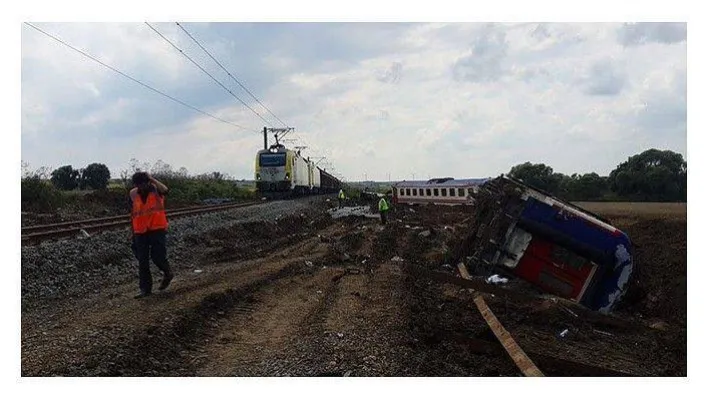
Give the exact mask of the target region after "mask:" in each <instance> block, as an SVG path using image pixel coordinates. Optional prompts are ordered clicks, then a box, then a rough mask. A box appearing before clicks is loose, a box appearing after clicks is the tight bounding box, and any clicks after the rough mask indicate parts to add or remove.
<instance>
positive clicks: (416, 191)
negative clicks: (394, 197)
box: [413, 188, 418, 196]
mask: <svg viewBox="0 0 708 399" xmlns="http://www.w3.org/2000/svg"><path fill="white" fill-rule="evenodd" d="M413 195H416V196H417V195H418V189H417V188H414V189H413Z"/></svg>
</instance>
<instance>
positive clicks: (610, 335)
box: [593, 329, 615, 337]
mask: <svg viewBox="0 0 708 399" xmlns="http://www.w3.org/2000/svg"><path fill="white" fill-rule="evenodd" d="M593 331H595V332H596V333H598V334H602V335H607V336H608V337H614V336H615V335H614V334H610V333H608V332H606V331H600V330H595V329H593Z"/></svg>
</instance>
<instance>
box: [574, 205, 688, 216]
mask: <svg viewBox="0 0 708 399" xmlns="http://www.w3.org/2000/svg"><path fill="white" fill-rule="evenodd" d="M575 205H577V206H579V207H581V208H583V209H587V210H588V211H590V212H595V213H598V214H600V215H603V216H630V215H631V216H638V217H651V218H657V217H658V218H661V219H665V218H669V219H685V218H686V215H687V209H686V203H685V202H683V203H662V202H576V203H575Z"/></svg>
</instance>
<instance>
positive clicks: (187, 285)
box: [22, 202, 686, 376]
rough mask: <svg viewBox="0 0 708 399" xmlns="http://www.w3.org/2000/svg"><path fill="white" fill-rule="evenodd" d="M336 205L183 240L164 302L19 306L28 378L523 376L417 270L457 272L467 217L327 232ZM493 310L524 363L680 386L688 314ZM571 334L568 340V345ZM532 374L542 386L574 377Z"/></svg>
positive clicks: (457, 301)
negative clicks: (615, 320)
mask: <svg viewBox="0 0 708 399" xmlns="http://www.w3.org/2000/svg"><path fill="white" fill-rule="evenodd" d="M327 206H328V203H325V202H317V203H314V204H312V205H311V206H310V207H309V208H308V209H307V210H304V211H301V210H298V212H295V213H294V214H290V215H286V216H283V217H281V218H278V220H277V221H274V220H272V219H271V220H269V221H253V222H249V223H242V224H235V225H231V226H229V227H225V228H222V229H215V230H211V231H209V232H205V233H202V234H200V235H199V236H198V237H192V238H188V239H185V242H187V243H190V244H189V245H193V246H194V247H195V248H196V247H197V246H201V247H204V248H201V249H200V250H199V251H198V253H199V254H200V256H199V258H198V259H197V260H196V261H195V262H196V266H194V265H191V264H190V267H188V268H187V267H185V268H178V274H177V278H176V279H175V280H174V283H173V285H172V286H171V287H170V288H169V289H168V290H167V291H166V292H163V293H158V294H156V295H153V296H152V297H149V298H147V299H145V300H134V299H132V294H134V293H135V289H136V287H135V285H136V282H135V281H133V280H132V278H131V279H125V280H124V282H122V283H120V284H106V285H104V286H101V287H100V289H98V290H92V292H94V293H93V294H91V295H85V296H83V297H81V298H75V297H66V298H59V299H53V300H52V303H51V304H44V306H32V307H27V308H25V307H23V314H22V375H23V376H49V375H63V376H114V375H122V376H433V375H436V376H437V375H440V376H444V375H456V376H497V375H507V376H509V375H511V376H513V375H520V373H519V371H518V370H517V369H516V367H515V366H514V364H513V362H512V361H511V360H510V359H509V358H508V357H507V356H506V355H505V354H504V353H503V352H499V351H497V350H491V351H480V350H479V348H475V347H474V346H473V345H470V341H469V339H470V338H485V337H486V338H488V337H489V334H490V332H489V330H488V328H487V327H486V324H485V323H484V321H483V319H482V317H481V316H480V315H479V313H478V312H477V311H476V310H475V307H474V305H473V304H472V295H471V294H470V293H469V292H468V291H467V290H464V289H460V287H457V286H452V285H448V284H439V283H433V282H431V281H429V280H427V279H421V278H418V277H414V275H412V274H410V273H409V272H408V267H410V266H411V265H412V264H413V265H415V266H416V267H424V268H435V269H439V270H448V269H449V267H448V266H442V267H441V265H444V264H445V263H449V262H454V261H455V259H453V257H452V256H453V255H451V254H452V253H454V251H453V249H454V247H455V245H456V243H457V242H458V241H459V237H460V232H461V231H464V226H465V219H464V215H465V210H464V209H463V208H459V209H451V208H444V209H422V208H421V209H416V210H414V211H410V210H404V209H399V210H397V211H396V213H394V214H393V215H392V217H391V223H390V224H388V225H387V226H385V228H384V227H383V226H380V225H379V224H378V221H377V220H376V219H367V218H359V217H348V218H344V219H332V218H330V217H329V216H328V215H327V213H326V212H325V210H326V209H327ZM195 250H196V249H195ZM396 256H397V257H400V258H402V259H403V261H399V260H398V259H395V260H392V259H394V257H396ZM197 270H198V271H199V272H196V271H197ZM684 270H685V263H684ZM684 275H685V273H684ZM95 291H97V292H95ZM646 297H647V296H646V295H645V296H644V297H642V299H641V300H638V301H639V302H641V301H644V302H646V301H648V300H647V299H646ZM488 299H489V301H490V302H489V303H490V306H491V307H492V308H493V310H494V311H495V312H496V313H497V314H498V316H499V318H500V320H501V321H502V322H503V323H504V324H505V325H506V326H507V328H508V329H509V330H510V332H511V333H512V334H515V335H516V336H517V338H518V341H519V343H520V345H521V346H522V347H524V348H525V349H527V350H529V351H530V352H541V353H546V354H548V348H549V347H550V348H553V349H552V352H553V353H552V354H554V355H555V356H561V357H564V358H565V359H568V360H571V361H584V362H586V363H593V362H594V364H599V365H600V366H603V367H606V368H610V369H613V370H617V371H618V372H625V373H630V374H638V375H685V373H686V365H685V312H684V318H683V319H680V318H679V319H672V320H669V321H668V325H669V327H668V331H664V330H656V329H641V330H640V331H639V332H637V331H624V330H617V331H600V332H594V331H595V330H596V328H595V327H597V326H593V325H592V324H589V323H587V322H581V321H578V320H574V319H573V317H572V316H569V315H567V314H565V313H563V312H562V311H560V310H559V309H558V308H557V307H554V306H553V305H548V304H545V305H544V304H542V303H541V304H538V303H536V304H514V303H507V302H504V301H501V300H499V299H495V298H492V297H488ZM639 302H638V303H639ZM646 303H648V302H646ZM637 306H639V305H637ZM667 306H670V305H667ZM639 308H641V309H642V311H646V312H648V313H649V315H648V316H656V315H660V314H663V313H661V312H658V313H657V312H655V313H656V314H654V313H651V312H652V311H653V310H652V309H653V308H647V307H646V306H644V307H641V306H640V307H639ZM639 308H636V309H632V312H636V311H637V309H639ZM628 312H629V311H628ZM627 317H628V318H631V317H634V316H633V315H632V314H630V313H627ZM645 317H647V316H645ZM681 320H684V322H683V325H682V324H681V323H682V321H681ZM566 327H569V328H571V329H573V333H572V334H571V335H570V336H569V337H568V338H567V339H563V340H559V339H558V338H557V337H556V333H557V332H558V331H559V329H560V328H566ZM606 334H611V335H609V336H608V335H606ZM682 334H683V335H682ZM681 336H683V346H682V345H681V343H680V342H678V343H676V342H675V339H676V337H679V338H680V337H681ZM492 342H493V339H492ZM682 347H683V350H682V349H681V348H682ZM598 351H599V352H598ZM677 351H678V352H677ZM668 352H671V353H668ZM538 361H539V366H540V367H541V368H542V369H544V368H545V370H544V372H546V374H547V375H577V374H578V373H579V372H578V371H573V370H564V369H562V368H560V367H557V366H553V364H555V363H553V362H551V363H549V362H544V361H543V359H542V358H541V359H538ZM580 374H582V373H580Z"/></svg>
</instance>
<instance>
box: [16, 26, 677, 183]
mask: <svg viewBox="0 0 708 399" xmlns="http://www.w3.org/2000/svg"><path fill="white" fill-rule="evenodd" d="M66 26H67V25H59V26H57V27H56V30H57V31H59V30H61V31H63V32H71V31H74V29H75V28H66ZM68 26H71V25H68ZM98 26H99V27H101V25H98ZM138 28H139V27H138V26H132V27H122V26H118V27H117V28H111V29H114V30H113V31H111V32H115V35H117V32H124V33H125V34H126V36H125V37H121V38H117V37H114V36H112V34H106V36H102V37H101V38H100V39H99V38H98V34H96V33H95V32H94V31H93V30H92V29H90V28H84V29H87V30H86V31H84V34H87V33H86V32H92V34H91V36H92V37H93V40H94V41H95V42H96V43H103V44H104V46H98V47H96V48H95V49H96V50H100V49H101V48H104V47H107V45H106V43H110V41H109V40H114V41H115V43H116V45H117V46H118V47H119V48H122V50H123V51H124V52H125V54H123V53H121V52H120V51H113V50H115V49H113V50H111V51H112V54H109V55H107V56H108V58H111V57H113V58H111V59H112V60H113V61H115V62H116V64H121V65H124V66H126V68H128V69H130V71H132V72H133V73H135V74H136V75H140V76H149V77H152V78H154V80H155V81H157V82H161V83H164V84H165V85H166V87H169V88H172V87H173V85H175V86H179V87H182V88H184V89H185V90H186V91H183V92H182V94H183V95H185V96H189V97H187V98H188V99H189V100H191V101H195V102H196V103H199V104H201V105H200V106H201V107H203V108H204V109H205V110H209V112H212V113H214V114H215V115H218V116H219V117H223V118H225V119H227V120H231V121H235V122H236V123H238V124H243V125H246V126H248V127H251V128H254V129H256V130H259V129H260V128H262V125H263V124H262V122H261V121H260V120H258V118H256V117H255V116H254V115H253V114H251V113H250V112H249V111H248V110H246V109H245V108H244V107H243V106H241V105H238V104H237V103H236V102H235V101H233V98H230V97H229V96H228V95H224V93H222V92H220V91H219V89H218V87H210V86H209V85H211V86H214V85H213V82H210V81H209V79H208V78H206V77H203V76H200V75H199V72H198V71H196V72H195V71H194V68H193V66H191V65H189V64H188V61H186V60H184V59H181V56H179V54H177V53H176V52H174V51H172V52H173V54H171V55H168V54H169V53H170V51H169V50H172V49H170V48H169V47H165V46H167V45H166V44H165V43H164V42H161V39H159V38H158V37H157V36H155V35H154V33H152V36H153V37H151V36H150V34H151V32H150V31H149V29H147V27H145V29H147V31H144V30H143V29H142V28H141V29H138ZM158 28H160V29H161V30H163V29H164V30H165V33H166V34H169V33H170V32H171V31H170V30H169V29H167V28H168V26H167V25H158ZM252 28H253V27H252V26H249V29H252ZM121 29H122V30H121ZM210 29H214V28H213V27H208V28H207V27H202V28H201V31H200V33H201V35H200V37H207V38H208V35H207V33H208V32H209V30H210ZM279 29H282V31H279V33H278V35H276V36H273V37H268V36H267V35H261V36H253V37H252V40H255V41H258V40H260V42H251V43H250V44H249V45H251V46H253V48H254V50H253V51H255V49H257V48H260V49H261V50H260V53H252V54H249V55H250V57H238V58H236V59H234V60H232V61H230V62H227V61H224V63H225V64H227V65H228V66H229V67H230V68H233V69H232V72H234V73H235V74H236V75H237V76H246V77H247V79H246V80H245V83H246V84H247V85H248V86H249V87H251V88H252V87H254V86H255V87H257V88H258V89H257V90H255V93H256V94H257V95H258V96H259V97H260V98H261V100H263V101H264V102H265V103H266V104H267V105H268V107H269V108H270V109H271V110H273V111H274V112H275V113H276V114H277V115H278V116H279V117H280V118H281V119H283V120H284V121H286V122H287V123H288V124H289V125H291V126H295V127H296V128H297V130H296V132H297V133H295V134H293V135H292V136H291V137H292V138H298V137H299V138H300V141H305V142H307V144H308V145H309V147H310V148H308V149H307V150H306V153H307V154H312V155H324V156H327V158H328V159H329V160H331V162H332V163H333V164H334V165H335V166H336V167H337V170H339V171H340V172H341V173H342V174H344V175H345V176H346V177H347V178H349V179H352V180H358V179H361V178H363V175H364V174H366V175H367V177H369V178H375V179H385V178H387V177H388V174H389V173H390V175H391V177H392V178H396V179H403V178H408V179H410V178H411V177H412V176H413V175H415V176H416V177H417V178H421V177H423V178H425V177H428V176H439V175H446V176H447V175H451V176H456V177H474V176H489V175H496V174H498V173H502V172H507V171H508V170H509V169H510V168H511V166H513V165H515V164H518V163H522V162H525V161H533V162H544V163H546V164H549V165H551V166H553V167H554V169H556V170H558V171H561V172H564V173H573V172H589V171H597V172H599V173H608V172H609V171H610V170H611V169H613V168H614V167H615V166H616V165H617V164H618V163H619V162H621V161H623V160H625V159H626V158H627V157H628V156H629V155H632V154H634V153H637V152H639V151H642V150H644V149H646V148H648V147H660V148H666V149H671V150H674V151H680V152H683V153H684V154H685V149H686V127H685V107H686V87H685V76H686V43H685V41H675V40H674V41H673V42H671V43H668V42H667V40H668V38H669V37H671V36H670V35H668V36H666V34H663V36H661V35H659V36H661V37H663V39H662V40H663V42H660V43H659V42H658V41H660V40H658V39H656V37H657V36H656V35H657V34H656V33H651V34H648V33H647V34H645V36H647V37H653V38H655V40H654V41H645V44H643V45H632V46H623V45H622V44H621V43H620V42H618V38H617V32H618V30H621V29H626V27H623V26H622V25H621V24H604V23H603V24H495V25H488V24H415V25H405V26H394V27H388V26H386V25H383V26H382V25H380V24H377V25H372V26H369V27H367V26H365V25H362V26H352V25H344V26H342V27H337V26H333V25H332V24H328V25H327V26H321V25H313V26H308V27H307V29H305V30H306V31H307V32H308V34H317V35H319V36H321V37H327V40H326V41H321V42H320V43H321V45H322V46H323V47H321V48H318V47H313V46H312V45H311V43H310V44H298V43H300V41H298V40H292V41H287V42H282V41H281V38H282V37H283V35H285V36H287V35H288V32H289V30H290V29H293V32H292V34H291V36H292V37H294V38H295V37H299V36H298V35H302V34H303V33H302V32H300V31H299V30H298V29H300V30H301V29H302V28H301V27H299V26H298V25H294V26H284V27H280V28H279ZM98 30H99V31H100V32H104V31H106V30H109V29H108V28H101V29H98ZM143 31H144V32H143ZM652 32H654V31H652ZM30 33H32V32H26V33H25V34H24V36H28V38H27V39H25V38H23V98H22V105H23V110H22V114H23V116H22V117H23V158H25V159H26V160H29V161H30V162H31V163H32V164H37V165H39V164H51V165H57V164H58V163H59V160H61V161H62V162H65V161H66V162H74V163H76V164H79V165H80V164H83V163H86V161H87V160H88V159H89V158H91V159H92V160H93V159H94V158H96V157H97V158H99V159H105V160H106V161H105V162H106V163H107V164H108V165H109V167H110V168H111V169H112V170H113V171H114V173H116V172H115V170H114V169H119V168H124V167H125V166H127V162H128V160H129V159H130V158H132V157H135V158H138V159H140V160H144V161H148V162H154V161H155V160H157V159H163V160H164V161H165V162H167V163H169V164H171V165H173V166H174V167H179V166H185V167H187V168H188V169H189V170H190V171H192V172H209V171H212V170H220V171H222V172H226V173H229V174H232V175H234V176H237V177H245V178H251V176H252V174H253V170H252V169H253V162H254V161H253V159H254V156H255V155H254V154H255V152H256V151H257V150H258V149H260V147H261V146H262V136H261V135H259V134H256V133H253V132H246V131H242V130H240V129H235V128H233V127H232V126H229V125H225V124H222V123H219V122H217V121H214V120H212V119H210V118H206V117H204V116H203V115H199V114H196V113H194V112H193V111H190V110H188V109H185V108H180V107H179V106H177V105H175V106H174V107H173V108H169V109H168V108H166V107H167V105H165V111H163V110H162V108H155V110H156V111H154V112H158V111H159V112H166V110H171V111H170V112H171V113H173V114H174V115H176V116H179V118H176V119H171V118H170V117H169V115H168V116H167V117H165V118H164V119H155V120H153V121H152V122H150V124H147V122H145V123H143V124H141V120H135V117H134V115H135V114H136V113H138V112H139V111H140V110H141V109H142V108H146V104H151V103H152V102H157V103H160V104H163V103H165V102H164V101H163V100H162V99H160V98H158V97H157V96H154V95H153V94H150V93H149V92H146V91H145V92H141V91H140V90H143V89H139V88H138V89H136V90H133V91H131V92H130V93H129V94H126V93H124V92H123V91H122V89H121V88H124V87H125V86H126V85H128V84H129V83H130V82H128V83H125V82H121V81H119V79H118V80H117V79H116V78H113V77H111V78H107V77H106V76H105V72H103V71H101V70H99V72H100V73H97V72H96V71H95V70H92V69H91V68H94V67H92V66H91V67H90V68H89V67H87V65H86V62H85V61H83V60H81V59H78V61H77V60H73V61H70V62H68V64H67V63H65V62H64V61H61V62H59V60H58V59H57V58H56V56H57V53H56V51H59V50H61V51H66V50H65V49H62V48H57V49H54V50H48V49H47V48H46V47H51V43H47V42H46V41H39V39H42V38H41V37H40V38H39V39H36V38H35V39H36V40H35V39H32V41H30V39H29V34H30ZM221 34H222V35H226V36H219V37H211V38H210V39H209V41H208V42H206V41H205V43H206V44H207V47H208V48H210V49H212V50H213V52H214V54H215V55H216V56H217V57H218V58H220V59H222V60H224V59H228V57H231V56H233V51H232V50H229V49H234V48H236V47H233V46H236V44H233V43H235V42H233V41H234V40H237V39H236V38H237V37H238V36H234V37H230V36H228V35H227V34H226V33H224V32H222V33H221ZM145 35H147V36H145ZM234 35H235V33H234ZM362 35H363V36H362ZM652 35H653V36H652ZM177 37H178V36H177ZM359 37H361V38H362V41H361V42H357V38H359ZM74 39H76V40H77V41H79V42H81V40H79V39H81V35H80V34H78V33H77V36H76V37H74ZM155 39H157V41H155ZM82 40H83V42H84V43H89V44H90V42H91V40H90V39H89V38H83V39H82ZM141 40H142V41H143V42H142V43H134V41H138V42H139V41H141ZM230 41H231V42H232V44H229V42H230ZM180 43H181V44H180V45H184V46H185V48H188V46H187V43H184V42H180ZM279 43H285V44H279ZM131 44H133V45H134V48H131V46H130V45H131ZM29 46H33V47H36V48H34V49H33V50H32V51H31V52H29V53H28V54H30V53H31V54H32V56H29V55H28V56H27V57H25V54H24V52H25V51H24V50H25V47H29ZM298 46H304V47H302V48H300V47H298ZM28 51H29V50H28ZM190 54H196V55H199V54H200V53H199V52H190ZM256 54H258V55H256ZM47 57H48V58H51V60H47ZM156 60H159V62H156ZM200 60H201V62H204V63H205V65H207V62H206V61H207V60H206V59H201V58H200ZM46 63H49V65H54V64H55V63H56V65H55V66H52V68H54V69H56V70H57V71H59V70H60V71H61V73H62V74H63V75H61V76H62V77H63V79H57V75H56V74H53V75H51V76H46V75H45V76H40V74H39V73H38V72H37V71H40V70H41V68H43V67H46V66H45V64H46ZM74 63H75V64H76V65H77V68H78V69H77V71H76V72H72V71H71V65H74ZM89 66H90V64H89ZM131 68H132V69H131ZM242 68H246V69H242ZM259 68H262V71H261V72H260V73H258V71H259ZM216 70H217V71H218V69H216ZM242 71H243V73H242ZM84 72H86V74H84ZM102 74H103V75H102ZM161 74H162V75H164V76H158V75H161ZM108 76H111V75H110V72H108ZM25 77H26V78H27V79H25ZM220 77H221V75H220ZM118 78H119V77H118ZM224 81H225V82H227V80H226V79H224ZM70 82H77V83H76V85H73V83H70ZM170 82H171V83H170ZM42 85H48V86H49V87H50V90H47V91H43V90H42V89H41V88H42ZM205 87H209V88H210V89H213V91H206V90H205V89H204V88H205ZM94 89H95V90H94ZM190 90H191V91H190ZM96 93H98V97H96ZM62 97H69V98H71V101H69V102H73V108H72V112H77V111H80V110H82V109H83V110H84V111H83V113H81V112H79V113H77V114H72V116H71V117H70V118H69V119H67V118H63V117H62V115H61V112H60V109H61V107H60V105H62V104H63V101H62ZM242 98H244V99H245V98H247V97H245V96H244V97H242ZM95 99H100V100H101V101H104V102H100V104H101V105H100V106H96V105H95V103H96V100H95ZM119 99H122V100H119ZM121 101H123V102H122V103H121ZM92 104H94V105H92ZM254 107H255V105H254ZM149 109H150V110H151V111H150V112H153V111H152V108H149ZM263 115H266V116H267V115H268V114H267V113H266V112H263ZM147 116H152V115H143V116H141V118H146V117H147ZM77 121H78V122H81V121H84V122H91V123H90V124H91V125H94V126H93V128H94V129H102V130H101V131H103V130H106V129H124V130H125V131H127V132H130V134H121V135H118V134H115V135H113V136H110V137H103V138H102V140H103V141H102V144H96V143H95V142H94V141H93V140H92V139H91V138H81V137H82V136H81V135H80V134H77V136H75V137H76V139H75V140H74V141H73V142H72V146H71V147H70V148H67V146H66V145H65V143H58V145H57V146H56V147H54V148H55V150H53V151H50V150H48V149H47V148H48V147H51V146H53V145H54V143H55V142H54V141H53V140H56V139H53V138H52V136H51V135H48V134H45V133H44V132H43V129H45V128H46V127H47V126H65V125H67V126H69V125H71V124H72V123H73V124H74V125H75V124H76V123H77ZM128 122H131V123H130V124H128ZM259 126H260V127H259ZM42 140H44V141H42ZM109 149H110V150H109ZM87 154H90V156H89V155H87Z"/></svg>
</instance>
